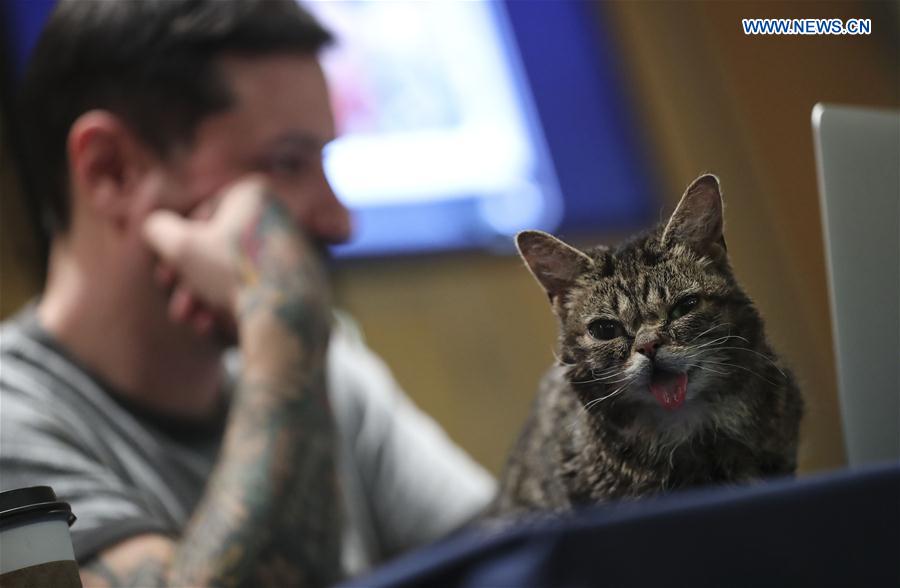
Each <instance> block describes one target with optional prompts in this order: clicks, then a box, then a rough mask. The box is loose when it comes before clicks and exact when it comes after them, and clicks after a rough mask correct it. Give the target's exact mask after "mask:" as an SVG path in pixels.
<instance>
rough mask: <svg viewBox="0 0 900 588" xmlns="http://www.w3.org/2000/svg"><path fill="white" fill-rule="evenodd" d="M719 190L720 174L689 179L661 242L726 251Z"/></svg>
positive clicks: (711, 251) (716, 253)
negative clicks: (689, 182)
mask: <svg viewBox="0 0 900 588" xmlns="http://www.w3.org/2000/svg"><path fill="white" fill-rule="evenodd" d="M723 224H724V220H723V204H722V192H721V190H720V188H719V178H717V177H716V176H714V175H712V174H704V175H702V176H700V177H699V178H697V179H696V180H694V181H693V182H691V185H690V186H688V188H687V190H685V192H684V196H682V197H681V201H680V202H679V203H678V206H677V207H676V208H675V212H673V213H672V217H671V218H670V219H669V222H668V224H666V228H665V230H663V234H662V239H661V242H662V244H663V245H664V246H668V245H671V244H673V243H684V244H685V245H687V246H688V247H691V248H692V249H694V250H695V251H697V252H699V253H702V254H704V255H706V254H709V255H711V256H712V257H718V256H720V255H722V254H724V253H725V251H726V248H725V236H724V234H723V232H722V229H723Z"/></svg>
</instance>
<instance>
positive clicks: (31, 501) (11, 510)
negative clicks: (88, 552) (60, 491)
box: [0, 486, 75, 526]
mask: <svg viewBox="0 0 900 588" xmlns="http://www.w3.org/2000/svg"><path fill="white" fill-rule="evenodd" d="M50 514H61V515H64V516H65V518H66V521H67V522H68V524H69V526H72V523H74V522H75V515H74V514H72V507H70V506H69V503H68V502H62V501H59V500H57V499H56V493H55V492H54V491H53V488H51V487H50V486H30V487H28V488H17V489H16V490H7V491H6V492H0V526H3V525H6V524H8V523H10V522H12V521H13V519H19V518H20V517H24V516H35V515H50Z"/></svg>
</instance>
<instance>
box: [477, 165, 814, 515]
mask: <svg viewBox="0 0 900 588" xmlns="http://www.w3.org/2000/svg"><path fill="white" fill-rule="evenodd" d="M722 227H723V217H722V199H721V193H720V189H719V181H718V179H717V178H716V177H715V176H712V175H704V176H701V177H700V178H698V179H697V180H695V181H694V182H693V183H692V184H691V185H690V186H689V187H688V189H687V191H686V192H685V194H684V196H683V197H682V199H681V202H680V203H679V205H678V207H677V208H676V210H675V212H674V213H673V214H672V217H671V218H670V220H669V221H668V222H667V223H666V224H665V225H660V226H658V227H656V228H655V229H652V230H650V231H648V232H646V233H644V234H640V235H638V236H636V237H634V238H632V239H631V240H629V241H628V242H626V243H624V244H622V245H620V246H618V247H616V248H614V249H609V248H606V247H596V248H593V249H590V250H587V251H584V252H582V251H579V250H577V249H575V248H573V247H570V246H569V245H567V244H565V243H563V242H562V241H559V240H558V239H556V238H555V237H552V236H550V235H548V234H546V233H541V232H538V231H526V232H524V233H521V234H519V236H518V237H517V244H518V246H519V251H520V253H521V255H522V258H523V259H524V260H525V262H526V264H527V265H528V267H529V269H530V270H531V272H532V273H533V274H534V276H535V278H536V279H537V280H538V282H539V283H540V284H541V285H542V286H543V287H544V289H545V290H546V292H547V294H548V296H549V298H550V301H551V305H552V308H553V311H554V313H555V314H556V316H557V318H558V319H559V324H560V338H559V355H558V359H559V364H558V365H557V366H554V367H553V368H551V369H550V371H549V372H548V373H547V375H546V377H545V378H544V380H543V383H542V385H541V389H540V391H539V393H538V397H537V400H536V402H535V406H534V409H533V412H532V414H531V416H530V418H529V420H528V422H527V424H526V426H525V428H524V430H523V432H522V433H521V436H520V438H519V440H518V442H517V444H516V446H515V447H514V449H513V452H512V454H511V456H510V459H509V462H508V464H507V466H506V470H505V472H504V476H503V478H502V481H501V490H500V493H499V495H498V498H497V500H496V501H495V504H494V507H493V509H492V510H493V514H495V515H496V514H509V513H514V512H521V511H535V510H542V511H561V510H567V509H569V508H571V507H573V506H577V505H579V504H589V503H597V502H603V501H607V500H610V499H619V498H631V497H639V496H644V495H649V494H653V493H657V492H660V491H665V490H672V489H676V488H683V487H689V486H696V485H702V484H714V483H728V482H742V481H747V480H753V479H757V478H762V477H766V476H777V475H782V474H791V473H793V472H794V470H795V468H796V452H797V435H798V428H799V423H800V418H801V415H802V412H803V401H802V398H801V395H800V392H799V390H798V388H797V385H796V383H795V381H794V379H793V377H792V375H791V373H790V371H789V370H788V369H787V368H786V367H784V366H783V365H782V363H781V361H780V360H779V358H778V357H777V356H776V355H775V353H774V352H773V351H772V348H771V347H770V346H769V343H768V342H767V341H766V337H765V334H764V331H763V321H762V319H761V318H760V316H759V313H758V312H757V310H756V308H755V307H754V306H753V303H752V302H751V300H750V299H749V298H748V297H747V295H746V294H745V293H744V291H743V290H742V289H741V287H740V286H739V285H738V283H737V281H736V280H735V278H734V274H733V273H732V270H731V267H730V265H729V262H728V257H727V252H726V248H725V240H724V238H723V232H722ZM760 238H765V237H764V236H763V235H760ZM690 295H695V296H696V302H694V303H693V304H694V305H693V306H692V307H691V304H692V301H691V300H690V299H688V298H686V297H689V296H690ZM680 301H686V302H684V306H681V307H680V310H679V311H678V312H675V311H673V308H675V306H677V305H678V304H679V302H680ZM685 308H687V311H686V312H684V313H683V315H681V316H678V315H679V313H680V312H681V310H683V309H685ZM673 317H677V318H673ZM598 319H602V320H612V321H615V322H616V323H617V324H618V326H615V327H610V326H608V325H610V324H614V323H595V325H594V326H593V327H592V328H593V329H594V330H595V331H597V332H599V333H600V335H601V336H600V337H599V338H598V337H597V336H594V335H592V333H591V332H590V329H589V327H588V326H589V325H590V324H591V322H592V321H596V320H598ZM598 325H607V327H606V328H607V329H608V330H607V331H603V330H601V327H600V326H598ZM609 333H615V335H616V336H615V337H614V338H610V339H604V337H605V336H606V335H608V334H609ZM660 370H663V371H660ZM678 373H686V374H687V384H686V387H685V386H684V385H682V387H681V388H680V389H678V388H675V387H674V386H675V384H670V385H668V384H667V385H668V386H669V387H667V388H664V389H665V390H680V391H681V393H682V394H684V393H685V391H686V398H685V396H684V395H682V398H683V399H684V400H683V404H680V405H678V401H674V400H672V401H671V402H672V403H674V404H669V405H667V404H665V403H664V402H663V400H657V399H656V397H654V395H653V394H651V388H650V383H651V381H652V382H655V384H654V385H655V386H656V387H655V388H653V389H654V390H657V391H658V390H660V389H663V388H660V384H659V382H671V381H673V380H672V379H671V378H678V377H679V376H675V375H674V374H678ZM666 374H670V375H669V376H666ZM665 377H668V378H670V379H668V380H665V379H659V378H665ZM680 377H682V378H683V376H680ZM653 378H657V379H656V380H654V379H653ZM680 381H682V382H683V381H684V380H680ZM673 394H674V392H673ZM673 398H674V397H673Z"/></svg>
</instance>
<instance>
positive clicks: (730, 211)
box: [0, 2, 900, 471]
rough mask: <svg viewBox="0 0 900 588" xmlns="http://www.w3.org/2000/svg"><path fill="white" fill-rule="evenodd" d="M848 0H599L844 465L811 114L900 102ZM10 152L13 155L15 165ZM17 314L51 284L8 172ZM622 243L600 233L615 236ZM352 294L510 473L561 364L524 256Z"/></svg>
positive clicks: (466, 433)
mask: <svg viewBox="0 0 900 588" xmlns="http://www.w3.org/2000/svg"><path fill="white" fill-rule="evenodd" d="M885 6H886V5H885V4H878V3H852V2H836V3H828V4H813V3H807V2H801V3H796V4H789V3H771V2H765V3H756V4H747V3H726V2H708V3H662V2H660V3H651V2H622V3H615V4H603V5H598V6H597V9H598V10H601V11H603V17H604V21H607V22H610V23H612V24H613V27H612V31H613V32H614V37H615V41H616V43H617V44H618V46H619V47H620V48H621V50H622V53H623V55H624V56H625V57H624V59H623V60H622V63H621V66H622V70H623V71H622V73H623V76H624V79H625V80H626V82H627V88H625V90H626V91H627V92H628V94H629V95H630V96H631V98H632V101H633V103H634V105H635V108H636V110H637V113H638V120H639V122H640V123H641V127H642V129H641V132H642V133H643V135H644V136H645V137H647V140H648V142H649V145H650V147H651V149H652V152H653V153H654V154H655V165H656V167H657V169H655V170H654V171H655V172H657V175H658V176H660V177H661V178H662V184H663V185H664V186H665V187H666V191H667V195H668V197H669V204H670V205H672V204H674V202H675V200H676V199H677V197H678V196H679V195H680V193H681V191H682V190H683V189H684V186H685V185H686V184H687V182H689V181H690V180H691V179H692V178H693V177H695V176H696V175H697V174H698V173H699V172H701V171H714V172H716V173H718V174H719V175H720V177H721V179H722V181H723V187H724V191H725V198H726V206H727V209H726V215H727V218H726V237H727V240H728V244H729V251H730V252H731V254H732V256H733V262H734V265H735V268H736V271H737V273H738V276H739V278H740V279H741V281H742V282H743V283H744V285H745V286H746V288H747V290H748V291H749V292H750V294H751V296H753V297H754V298H755V300H756V301H757V303H758V304H759V306H760V308H761V309H762V311H763V314H764V315H765V316H766V317H767V320H768V325H769V332H770V334H771V336H772V339H773V340H774V342H775V344H776V346H777V348H778V349H779V350H780V351H781V352H782V353H783V355H784V356H785V357H786V358H787V359H788V360H789V362H790V363H791V364H792V365H793V366H794V368H795V371H796V372H797V374H798V375H799V377H800V380H801V382H802V383H803V387H804V389H805V392H806V394H807V397H808V399H809V413H808V416H807V419H806V423H805V426H804V430H803V444H802V448H801V467H802V468H803V469H804V470H806V471H811V470H817V469H822V468H829V467H834V466H837V465H840V464H842V463H843V451H842V448H841V443H840V428H839V427H840V425H839V417H838V411H837V404H836V391H835V383H834V367H833V357H832V347H831V332H830V327H829V317H828V306H827V298H826V293H825V292H826V290H825V273H824V272H825V269H824V261H823V256H822V243H821V235H820V230H819V210H818V200H817V191H816V184H815V171H814V164H813V151H812V141H811V133H810V126H809V115H810V109H811V108H812V105H813V104H814V103H815V102H817V101H822V100H824V101H833V102H844V103H856V104H878V105H895V106H896V105H897V104H898V103H900V95H898V93H900V79H898V72H900V63H898V51H897V32H896V27H897V23H898V21H897V15H896V12H894V13H891V12H890V11H888V10H887V9H886V8H885ZM756 16H760V17H762V16H765V17H778V16H784V17H798V16H800V17H838V18H848V17H870V18H873V20H874V22H873V26H874V29H875V33H874V34H873V35H872V36H871V37H834V38H825V37H745V36H744V35H743V34H742V33H741V31H740V28H739V27H740V19H741V18H745V17H756ZM4 160H5V158H4ZM2 165H3V168H2V170H3V174H4V177H3V186H2V187H3V199H2V200H3V209H2V212H3V218H2V225H0V227H2V250H0V253H2V257H0V261H2V264H3V265H2V268H0V278H2V281H0V286H2V287H0V295H2V296H0V301H2V311H3V314H4V315H5V314H8V312H9V311H10V310H11V309H12V308H15V307H16V306H17V305H18V304H19V303H20V302H21V301H22V300H23V299H24V297H25V296H27V294H28V293H29V292H33V291H34V288H35V287H36V286H35V285H36V283H37V280H36V278H35V276H34V272H33V270H32V269H31V268H33V267H35V264H34V262H33V253H31V251H33V249H32V248H31V247H32V246H31V245H30V244H29V242H28V234H27V232H24V231H23V230H22V226H21V225H22V222H23V221H22V219H23V215H22V212H21V209H20V208H19V207H16V206H14V205H12V204H10V203H9V202H8V200H9V195H10V194H11V188H10V186H11V185H12V184H11V180H10V178H9V176H8V175H7V171H8V167H7V163H3V164H2ZM613 238H614V237H613V236H611V235H603V234H598V235H596V236H593V237H592V238H591V239H590V240H591V241H597V242H604V241H608V240H611V239H613ZM336 290H337V293H338V296H339V299H340V300H341V302H342V303H343V305H344V306H346V307H347V308H348V309H349V310H350V311H351V312H353V313H354V314H355V316H356V318H357V319H358V320H359V321H360V323H361V325H362V326H363V328H364V330H365V331H366V335H367V337H368V340H369V342H370V344H371V345H372V347H374V348H375V349H376V350H377V351H378V352H380V353H381V355H382V356H383V357H384V358H385V360H386V361H387V362H388V363H389V364H390V365H391V367H392V368H393V369H394V372H395V374H396V376H397V377H398V379H399V381H400V382H401V384H403V385H404V387H405V388H406V389H407V391H408V392H409V393H410V395H411V396H412V397H413V398H414V399H415V400H416V402H417V403H418V404H419V405H420V406H422V407H423V408H425V409H426V410H428V411H429V412H431V413H432V414H433V415H435V417H436V418H437V419H438V420H439V421H440V422H441V424H443V425H444V427H445V428H446V429H447V431H448V432H449V433H450V435H451V436H452V437H453V438H454V439H456V440H457V441H458V442H459V443H460V444H461V445H463V446H464V447H465V448H466V449H468V450H469V451H470V452H471V453H472V454H473V455H474V456H475V457H476V458H477V459H479V460H480V461H481V462H482V463H484V464H485V465H486V466H488V467H489V468H491V469H492V470H494V471H499V469H500V467H501V465H502V462H503V460H504V456H505V453H506V451H507V449H508V447H509V445H510V444H511V442H512V440H513V438H514V437H515V434H516V432H517V431H518V428H519V426H520V424H521V422H522V420H523V419H524V418H525V415H526V414H527V412H528V410H529V405H530V403H531V399H532V397H533V394H534V391H535V389H536V384H537V381H538V379H539V377H540V374H541V372H542V371H543V370H544V369H545V368H546V366H548V365H550V363H551V362H552V361H553V357H552V353H551V350H552V348H553V344H554V339H555V324H554V322H553V319H552V317H551V314H550V310H549V308H548V305H547V303H546V299H545V297H544V295H543V293H542V292H541V290H540V289H539V287H538V286H537V285H536V284H535V283H534V282H533V280H532V278H531V277H530V275H529V274H528V273H527V271H526V270H525V269H524V267H523V266H522V265H521V264H520V262H519V261H518V260H517V259H515V258H513V257H498V256H494V255H490V254H475V253H472V254H464V255H445V256H429V257H416V258H409V259H402V260H388V261H378V262H353V263H349V264H345V265H344V266H342V267H341V268H339V270H338V272H337V276H336Z"/></svg>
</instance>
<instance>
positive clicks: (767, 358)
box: [716, 347, 787, 377]
mask: <svg viewBox="0 0 900 588" xmlns="http://www.w3.org/2000/svg"><path fill="white" fill-rule="evenodd" d="M719 349H732V350H735V351H746V352H748V353H754V354H756V355H758V356H760V357H761V358H763V359H764V360H766V361H767V362H769V363H770V364H772V367H774V368H775V369H776V370H778V373H779V374H781V375H782V376H784V377H787V374H785V373H784V370H782V369H781V368H780V367H778V364H777V363H775V362H774V361H772V358H771V357H769V356H768V355H766V354H765V353H760V352H759V351H756V350H755V349H748V348H746V347H716V350H719Z"/></svg>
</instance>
